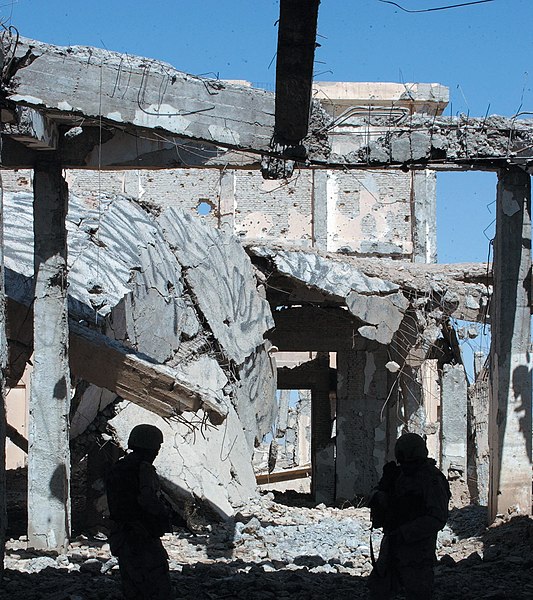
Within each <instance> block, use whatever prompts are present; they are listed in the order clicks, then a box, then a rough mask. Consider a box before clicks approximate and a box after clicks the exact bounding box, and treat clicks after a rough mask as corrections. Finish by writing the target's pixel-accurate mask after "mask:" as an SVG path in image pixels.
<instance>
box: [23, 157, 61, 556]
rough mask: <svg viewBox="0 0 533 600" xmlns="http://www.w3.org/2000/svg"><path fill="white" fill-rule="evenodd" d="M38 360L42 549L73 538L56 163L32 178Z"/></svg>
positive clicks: (36, 485) (33, 530)
mask: <svg viewBox="0 0 533 600" xmlns="http://www.w3.org/2000/svg"><path fill="white" fill-rule="evenodd" d="M33 193H34V203H33V216H34V236H35V250H34V265H35V303H34V307H33V312H34V332H35V333H34V357H33V364H34V369H33V374H32V378H31V394H30V407H29V408H30V414H29V431H28V434H29V435H28V437H29V453H28V538H29V545H30V546H31V547H33V548H37V549H46V550H49V549H58V548H61V547H64V546H65V544H66V543H67V542H68V537H69V535H70V489H69V488H70V453H69V407H70V373H69V366H68V310H67V262H66V257H67V239H66V228H65V217H66V213H67V206H68V190H67V184H66V182H65V180H64V179H63V176H62V172H61V164H60V163H59V162H54V161H50V162H42V163H39V164H37V165H36V167H35V171H34V184H33Z"/></svg>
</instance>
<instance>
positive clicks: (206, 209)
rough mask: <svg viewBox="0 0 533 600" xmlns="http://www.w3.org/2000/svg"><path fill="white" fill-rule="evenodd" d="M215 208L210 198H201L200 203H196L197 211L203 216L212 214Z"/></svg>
mask: <svg viewBox="0 0 533 600" xmlns="http://www.w3.org/2000/svg"><path fill="white" fill-rule="evenodd" d="M214 209H215V205H214V204H213V203H212V202H211V201H210V200H207V199H205V198H202V199H201V200H199V201H198V204H197V205H196V212H197V213H198V214H199V215H201V216H205V215H208V214H210V213H211V211H213V210H214Z"/></svg>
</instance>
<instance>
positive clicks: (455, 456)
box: [0, 36, 533, 548]
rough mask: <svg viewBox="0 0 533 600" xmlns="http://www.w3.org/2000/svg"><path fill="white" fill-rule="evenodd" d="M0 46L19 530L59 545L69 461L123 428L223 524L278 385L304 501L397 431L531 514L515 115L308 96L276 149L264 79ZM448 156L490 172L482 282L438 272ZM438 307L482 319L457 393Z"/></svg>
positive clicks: (65, 521) (522, 188)
mask: <svg viewBox="0 0 533 600" xmlns="http://www.w3.org/2000/svg"><path fill="white" fill-rule="evenodd" d="M3 51H4V67H3V80H2V90H3V94H2V96H3V104H2V127H3V132H2V166H3V169H4V171H3V180H4V190H5V191H4V207H3V209H2V215H3V218H4V238H5V240H4V245H3V247H2V248H3V252H4V254H5V282H6V284H5V285H6V292H5V293H6V296H7V332H8V338H9V344H8V345H6V344H5V343H4V344H1V348H2V351H3V354H2V355H1V356H0V358H1V357H3V358H2V360H4V362H8V367H7V371H6V372H7V376H8V379H9V382H10V385H13V384H14V383H15V382H17V381H18V380H19V379H20V377H21V376H22V374H23V372H24V367H25V364H26V362H27V361H28V360H29V358H30V356H31V355H32V354H33V359H32V364H33V373H32V378H31V380H32V381H31V398H30V405H29V407H30V408H29V409H30V413H29V427H28V480H29V502H28V511H29V515H28V517H29V524H28V527H29V535H30V542H31V543H32V545H34V546H35V547H38V548H56V547H60V546H62V545H63V544H64V543H65V540H67V539H68V537H69V535H70V528H71V525H70V523H71V514H70V489H71V485H70V484H71V462H72V465H73V466H74V465H75V464H76V459H77V458H79V456H81V455H85V454H87V453H88V454H89V456H90V457H92V458H90V460H89V464H90V465H91V464H92V467H91V468H92V473H90V477H91V476H92V477H93V478H94V480H97V479H98V477H101V471H102V470H103V469H105V465H103V464H101V463H100V462H99V459H98V458H97V456H98V452H97V444H102V443H104V442H106V441H107V443H108V444H109V446H111V445H115V446H117V447H120V446H122V447H124V440H125V439H126V436H127V433H128V431H129V429H130V428H131V426H132V424H135V423H137V422H139V421H148V422H153V423H157V424H158V426H160V427H162V428H163V430H164V434H165V446H164V447H163V451H162V453H161V459H160V462H159V464H158V470H159V471H160V472H161V473H162V475H163V477H164V479H165V485H166V487H167V489H168V491H169V493H170V495H171V496H172V497H173V498H174V499H176V502H177V503H178V501H183V499H184V498H185V499H187V500H188V501H189V500H190V501H194V500H195V499H197V498H200V499H202V500H203V501H205V502H207V503H209V505H210V506H211V507H212V508H213V509H214V510H215V511H216V512H218V513H219V514H221V515H222V516H227V515H230V514H231V513H232V506H233V504H236V503H237V502H238V501H241V500H242V499H243V498H246V496H247V495H252V494H254V493H256V480H255V475H254V471H253V468H252V456H253V453H254V447H256V446H257V445H259V444H260V442H261V440H263V438H264V437H265V435H266V434H267V433H269V432H270V431H271V429H272V427H273V425H274V423H275V422H276V412H277V410H278V403H277V401H276V393H275V392H276V388H277V389H280V390H309V394H310V398H311V405H310V415H309V414H308V412H307V411H306V410H302V411H301V419H302V421H300V424H298V421H297V422H296V424H295V425H294V426H293V427H292V428H293V430H294V429H298V428H299V430H300V431H301V434H300V435H302V434H303V432H305V431H309V426H307V427H305V426H302V423H304V422H306V423H309V424H310V430H311V440H310V448H309V451H308V450H307V449H306V448H305V444H302V446H301V450H300V452H294V453H293V455H292V459H291V460H292V463H291V464H290V466H301V467H304V469H303V470H304V471H305V470H306V469H307V467H309V468H310V470H311V473H312V492H313V494H314V497H315V500H316V501H317V502H320V501H323V502H328V503H342V502H344V501H350V502H351V501H354V499H355V498H357V497H358V496H361V495H364V494H365V493H367V492H368V491H369V490H370V489H371V487H372V486H373V485H374V483H375V482H376V480H377V477H378V473H379V469H380V467H381V465H382V464H383V461H384V460H386V459H387V458H389V457H390V455H391V449H392V447H393V442H394V440H395V438H396V436H397V435H398V433H399V431H400V430H401V429H402V428H407V429H409V430H411V431H417V432H420V433H423V434H425V435H427V436H428V443H429V445H430V447H431V448H432V454H434V455H435V456H437V457H438V458H439V460H440V464H441V466H442V467H443V468H444V470H445V471H446V472H447V474H448V475H449V476H450V477H459V478H463V479H464V480H466V479H467V477H468V474H470V480H469V483H470V487H471V488H472V489H471V493H472V496H473V497H474V498H475V499H476V500H478V501H480V502H484V501H488V502H489V505H490V512H491V515H492V517H494V516H495V515H496V514H497V513H502V512H508V511H514V510H518V511H520V512H523V513H526V514H529V513H530V512H531V374H530V370H529V344H530V340H529V315H530V305H531V301H530V297H529V293H530V269H531V257H530V240H531V232H530V181H529V179H530V177H529V171H528V169H530V167H531V161H532V160H533V159H532V156H531V147H532V141H533V140H532V138H533V127H532V125H531V124H530V123H529V122H527V121H518V120H516V119H505V118H502V117H488V118H486V119H471V118H464V117H460V118H446V117H443V116H442V110H443V108H444V107H445V105H446V101H447V95H446V90H445V88H442V86H438V85H418V86H407V87H404V86H399V87H395V86H389V87H388V88H386V89H381V93H382V96H381V97H380V96H379V94H376V93H375V90H374V91H373V92H372V93H370V90H369V89H368V88H367V89H366V90H365V89H363V87H364V86H359V87H358V86H357V85H356V84H343V85H339V88H338V89H337V90H336V92H335V91H334V90H332V89H330V88H328V87H327V86H325V87H326V88H327V89H322V91H321V89H320V87H317V89H316V97H317V99H316V100H315V101H314V103H313V107H312V114H311V121H310V131H309V133H308V135H307V137H306V138H305V139H304V140H303V143H302V145H301V148H300V149H299V154H298V155H297V156H296V155H295V152H294V148H293V147H290V146H286V147H284V146H283V145H282V144H279V143H275V144H273V143H272V137H273V131H274V119H273V115H274V113H275V111H274V96H273V95H272V94H270V93H268V92H264V91H261V90H257V89H253V88H251V87H249V86H245V85H237V84H232V83H227V82H221V81H213V80H205V79H200V78H196V77H192V76H190V75H186V74H183V73H180V72H178V71H175V70H174V69H173V68H172V67H170V66H169V65H166V64H162V63H159V62H156V61H151V60H148V59H141V58H135V57H130V56H126V55H120V54H115V53H111V52H107V51H105V52H104V51H102V50H97V49H93V48H80V47H71V48H58V47H53V46H48V45H45V44H41V43H39V42H33V41H30V40H23V39H21V40H15V39H11V38H9V36H7V37H5V39H4V48H3ZM350 86H351V87H350ZM323 87H324V86H323ZM321 95H322V98H328V99H329V100H327V101H326V100H321V101H319V100H318V98H320V97H321ZM335 98H337V99H335ZM361 106H364V107H365V108H364V109H362V108H361ZM462 168H465V169H472V168H478V169H488V170H494V171H497V173H498V178H499V184H498V189H497V192H496V199H497V206H498V213H497V235H496V240H495V257H494V264H493V266H492V272H491V273H490V275H489V276H488V275H487V265H477V264H476V265H437V264H432V263H434V262H435V260H436V239H435V171H436V170H438V169H462ZM161 169H166V171H165V172H162V171H161ZM65 170H66V171H65ZM265 177H266V179H265ZM276 177H281V179H275V178H276ZM67 188H68V189H67ZM504 257H505V258H504ZM450 318H459V319H464V320H469V321H488V320H490V323H491V327H492V349H491V357H490V361H489V368H488V374H489V375H488V377H489V378H488V379H487V378H486V377H485V375H483V376H482V377H480V378H479V379H478V381H477V382H476V386H475V388H471V389H470V390H468V389H467V381H466V378H465V372H464V368H463V366H462V364H461V358H460V353H458V351H457V343H456V338H455V333H454V331H453V328H452V327H451V326H450V321H449V319H450ZM0 324H1V319H0ZM0 331H3V329H0ZM2 335H3V334H2ZM0 342H1V339H0ZM8 351H9V361H8ZM286 353H291V354H292V357H291V356H288V355H287V354H286ZM297 353H308V359H307V360H301V359H298V360H297V356H299V357H301V354H297ZM309 353H311V354H309ZM276 357H278V358H279V359H280V361H279V362H280V366H279V367H278V368H277V370H276V367H275V360H276ZM287 358H288V365H287V366H281V361H282V360H285V361H286V360H287ZM332 373H333V375H334V376H332ZM483 381H484V382H485V385H484V386H483V385H482V382H483ZM309 394H307V395H305V397H308V396H309ZM468 398H471V400H470V401H468ZM287 402H288V400H287ZM487 404H489V405H490V406H487ZM281 408H282V411H281V413H280V416H279V417H278V420H277V424H278V426H277V430H278V431H279V432H280V435H283V436H286V435H287V431H288V430H290V429H291V427H289V425H288V421H287V422H286V423H285V420H287V419H288V414H289V407H288V405H287V406H285V405H283V403H282V404H281ZM280 423H281V424H280ZM9 432H10V435H11V439H12V440H13V441H15V443H16V441H17V440H18V444H19V445H20V446H23V445H24V440H22V441H21V439H20V432H18V433H19V437H18V438H17V435H16V432H13V429H12V428H11V429H10V430H9ZM0 435H3V424H2V427H1V428H0ZM276 435H277V432H274V439H275V438H276ZM291 435H292V434H291ZM289 437H290V435H289ZM467 440H470V443H467ZM473 440H474V441H475V443H472V441H473ZM69 442H70V443H69ZM292 443H296V441H295V440H293V442H292ZM69 447H70V448H71V452H72V454H73V457H72V458H73V460H72V461H71V457H70V456H69ZM488 448H490V454H489V452H488ZM302 455H303V456H305V458H304V459H303V462H307V461H308V458H307V456H310V462H311V464H310V465H308V464H301V463H299V464H298V461H299V460H300V458H295V457H300V456H302ZM271 467H272V468H273V463H272V465H271ZM91 468H90V469H89V470H91ZM100 501H101V498H100V497H99V496H98V494H96V496H95V497H94V498H92V499H91V502H93V503H94V506H97V505H99V502H100Z"/></svg>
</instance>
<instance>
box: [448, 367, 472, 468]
mask: <svg viewBox="0 0 533 600" xmlns="http://www.w3.org/2000/svg"><path fill="white" fill-rule="evenodd" d="M441 389H442V393H441V469H442V471H443V473H444V474H445V475H446V476H448V475H449V474H450V471H455V472H456V473H461V474H462V476H466V453H467V450H466V446H467V435H468V434H467V422H466V413H467V401H468V400H467V381H466V373H465V369H464V366H463V365H444V369H443V373H442V386H441Z"/></svg>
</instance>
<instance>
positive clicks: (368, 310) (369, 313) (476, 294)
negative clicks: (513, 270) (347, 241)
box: [249, 245, 492, 343]
mask: <svg viewBox="0 0 533 600" xmlns="http://www.w3.org/2000/svg"><path fill="white" fill-rule="evenodd" d="M249 252H250V253H251V254H252V256H255V257H257V258H259V259H267V260H268V264H269V266H270V268H272V269H273V270H274V272H275V273H277V274H278V275H281V276H284V277H285V278H286V280H287V284H286V285H287V286H289V287H290V285H291V281H294V282H295V284H296V285H297V286H301V284H304V285H305V286H307V287H309V288H311V289H314V290H318V291H319V292H322V293H325V294H326V295H327V297H328V299H329V303H330V304H333V303H337V304H345V305H346V306H347V307H348V309H349V310H350V312H352V314H353V315H354V316H355V317H357V318H358V319H360V320H361V321H362V325H364V326H365V327H366V325H368V326H370V327H376V329H379V323H380V322H381V320H382V319H386V321H387V323H388V325H389V328H388V329H390V325H391V324H393V325H394V326H395V329H394V331H395V330H397V328H398V326H399V321H398V320H397V319H396V318H395V317H396V316H398V315H399V314H400V313H404V312H405V310H406V304H405V302H404V301H403V299H402V297H407V298H409V299H413V300H414V301H415V304H416V305H417V306H422V305H423V304H424V302H425V301H431V302H433V303H436V305H437V306H438V307H439V308H440V310H441V311H442V314H443V315H448V316H454V317H456V318H460V319H464V320H467V321H478V322H482V321H487V320H488V310H487V305H488V302H489V298H490V294H491V293H492V287H491V276H490V268H488V266H487V264H483V263H480V264H470V263H467V264H457V265H442V264H421V263H416V264H415V263H408V262H404V261H396V260H390V259H383V258H379V259H378V258H358V257H355V256H346V255H340V254H335V253H321V252H318V251H315V250H309V249H306V250H302V249H301V248H299V249H294V248H292V249H288V248H281V247H275V246H257V245H254V246H250V247H249ZM372 299H374V300H375V299H377V301H378V305H376V304H375V302H374V303H373V306H372V307H370V306H369V304H368V303H369V302H371V301H372ZM384 301H385V302H386V306H382V305H383V302H384ZM296 303H297V300H296V299H295V298H293V300H292V304H296ZM387 315H388V316H387ZM394 331H392V330H389V331H388V333H387V332H385V331H383V332H382V334H383V335H382V336H381V335H380V337H379V339H378V338H372V337H371V338H370V339H376V341H381V340H383V341H382V342H381V343H388V342H387V341H385V340H386V338H388V337H389V336H391V335H392V334H393V333H394ZM360 333H363V334H365V335H366V336H367V337H368V334H369V333H370V332H369V331H367V330H363V331H362V332H360Z"/></svg>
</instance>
